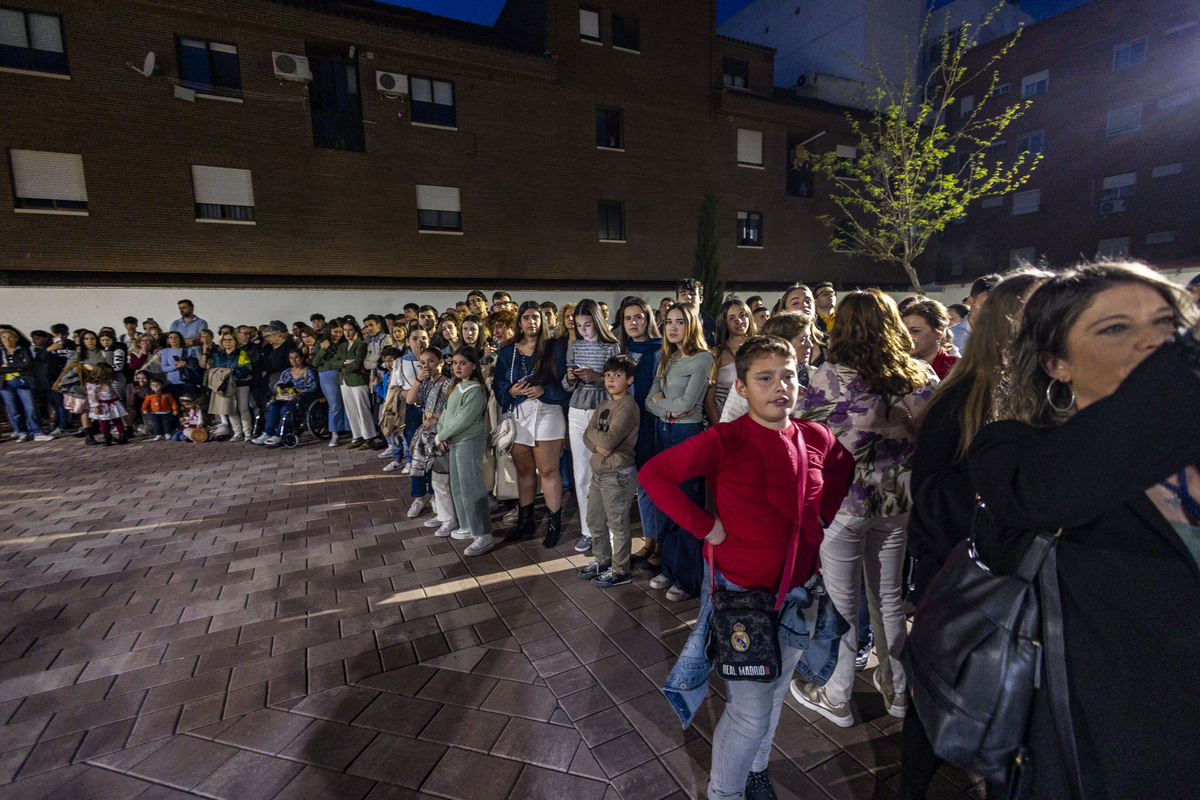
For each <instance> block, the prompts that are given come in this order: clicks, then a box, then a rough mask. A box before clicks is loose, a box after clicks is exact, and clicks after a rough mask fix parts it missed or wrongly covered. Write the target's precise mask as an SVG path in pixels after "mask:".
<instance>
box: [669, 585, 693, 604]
mask: <svg viewBox="0 0 1200 800" xmlns="http://www.w3.org/2000/svg"><path fill="white" fill-rule="evenodd" d="M689 597H691V595H690V594H688V593H687V592H686V591H684V590H683V589H680V588H679V587H678V586H672V587H671V588H670V589H667V594H666V598H667V599H668V600H670V601H671V602H672V603H678V602H680V601H681V600H687V599H688V598H689Z"/></svg>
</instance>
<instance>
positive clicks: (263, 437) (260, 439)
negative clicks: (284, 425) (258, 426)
mask: <svg viewBox="0 0 1200 800" xmlns="http://www.w3.org/2000/svg"><path fill="white" fill-rule="evenodd" d="M270 438H271V437H270V436H268V435H267V434H265V433H262V434H259V435H258V436H255V437H254V438H253V439H251V440H250V444H266V443H267V439H270Z"/></svg>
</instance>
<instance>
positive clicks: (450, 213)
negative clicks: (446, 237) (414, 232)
mask: <svg viewBox="0 0 1200 800" xmlns="http://www.w3.org/2000/svg"><path fill="white" fill-rule="evenodd" d="M417 229H418V230H420V231H422V232H424V233H462V205H461V203H460V200H459V192H458V189H457V188H455V187H453V186H418V187H417Z"/></svg>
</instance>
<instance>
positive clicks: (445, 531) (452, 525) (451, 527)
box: [433, 520, 459, 539]
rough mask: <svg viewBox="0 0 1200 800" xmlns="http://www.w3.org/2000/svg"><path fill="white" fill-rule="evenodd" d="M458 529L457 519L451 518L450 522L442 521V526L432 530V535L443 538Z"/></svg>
mask: <svg viewBox="0 0 1200 800" xmlns="http://www.w3.org/2000/svg"><path fill="white" fill-rule="evenodd" d="M458 529H459V528H458V520H451V521H450V522H443V523H442V527H440V528H438V529H437V530H436V531H434V532H433V535H434V536H438V537H440V538H442V539H445V538H446V537H447V536H450V535H451V534H453V533H454V532H455V531H456V530H458Z"/></svg>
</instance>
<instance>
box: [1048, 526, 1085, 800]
mask: <svg viewBox="0 0 1200 800" xmlns="http://www.w3.org/2000/svg"><path fill="white" fill-rule="evenodd" d="M1059 533H1060V534H1061V533H1062V531H1059ZM1038 539H1039V540H1041V539H1048V540H1049V542H1050V547H1049V550H1048V552H1046V554H1045V560H1044V562H1043V563H1042V568H1041V574H1040V576H1039V578H1040V584H1041V594H1042V640H1043V644H1044V648H1043V651H1044V653H1045V659H1046V672H1047V678H1048V682H1049V692H1048V694H1049V697H1050V711H1051V715H1052V717H1053V719H1054V727H1055V729H1056V730H1057V732H1058V743H1059V748H1060V756H1061V757H1062V759H1063V762H1064V764H1065V765H1066V768H1067V779H1068V781H1069V784H1070V787H1071V796H1072V797H1073V798H1075V800H1083V778H1082V775H1081V774H1080V771H1079V752H1078V749H1077V747H1076V743H1075V727H1074V725H1073V724H1072V722H1071V698H1070V694H1069V692H1068V686H1069V684H1068V681H1067V659H1066V652H1065V650H1066V647H1065V640H1064V638H1063V617H1062V598H1061V597H1060V596H1059V593H1058V558H1057V551H1058V548H1057V547H1056V545H1057V544H1058V537H1057V536H1055V537H1053V538H1051V537H1048V536H1039V537H1038Z"/></svg>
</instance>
